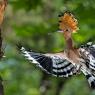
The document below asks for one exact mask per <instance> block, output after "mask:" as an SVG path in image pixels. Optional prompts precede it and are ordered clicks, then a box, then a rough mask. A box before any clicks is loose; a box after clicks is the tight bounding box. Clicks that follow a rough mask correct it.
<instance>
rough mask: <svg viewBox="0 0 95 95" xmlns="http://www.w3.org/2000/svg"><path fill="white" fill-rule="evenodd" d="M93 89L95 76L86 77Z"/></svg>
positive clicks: (87, 75) (88, 75)
mask: <svg viewBox="0 0 95 95" xmlns="http://www.w3.org/2000/svg"><path fill="white" fill-rule="evenodd" d="M85 76H86V78H87V80H88V83H89V85H90V87H91V88H93V89H95V76H94V75H93V74H86V75H85Z"/></svg>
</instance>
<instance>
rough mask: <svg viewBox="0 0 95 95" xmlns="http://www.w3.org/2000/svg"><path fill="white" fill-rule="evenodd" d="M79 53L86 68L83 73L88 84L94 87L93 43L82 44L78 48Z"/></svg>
mask: <svg viewBox="0 0 95 95" xmlns="http://www.w3.org/2000/svg"><path fill="white" fill-rule="evenodd" d="M80 54H81V56H82V58H83V59H84V60H85V62H86V66H87V68H88V70H86V71H85V72H84V71H83V73H84V74H85V76H86V78H87V80H88V82H89V84H90V86H91V87H92V88H95V44H93V43H92V42H88V43H87V44H85V45H82V46H81V48H80Z"/></svg>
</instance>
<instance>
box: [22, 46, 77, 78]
mask: <svg viewBox="0 0 95 95" xmlns="http://www.w3.org/2000/svg"><path fill="white" fill-rule="evenodd" d="M21 51H22V53H23V55H24V56H25V57H26V58H27V59H28V60H29V61H31V62H32V63H34V64H36V65H37V66H39V67H40V68H42V69H43V70H45V71H46V72H47V73H48V74H52V75H54V76H57V77H69V76H72V75H74V74H76V73H77V70H76V67H75V66H74V65H73V64H72V63H71V62H69V61H68V60H66V59H65V58H64V59H63V58H61V57H59V56H58V55H57V54H56V55H55V54H54V55H53V54H51V55H48V54H40V53H35V52H28V51H26V50H25V48H24V47H22V48H21Z"/></svg>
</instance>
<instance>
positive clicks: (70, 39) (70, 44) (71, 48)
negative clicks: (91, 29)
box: [65, 38, 74, 50]
mask: <svg viewBox="0 0 95 95" xmlns="http://www.w3.org/2000/svg"><path fill="white" fill-rule="evenodd" d="M65 41H66V46H67V49H68V50H73V49H74V45H73V41H72V38H69V39H65Z"/></svg>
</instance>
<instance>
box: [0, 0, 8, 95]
mask: <svg viewBox="0 0 95 95" xmlns="http://www.w3.org/2000/svg"><path fill="white" fill-rule="evenodd" d="M6 5H7V0H3V1H0V60H1V59H2V57H3V51H2V35H1V34H2V33H1V24H2V22H3V18H4V11H5V7H6ZM0 95H4V88H3V79H2V77H1V76H0Z"/></svg>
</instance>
